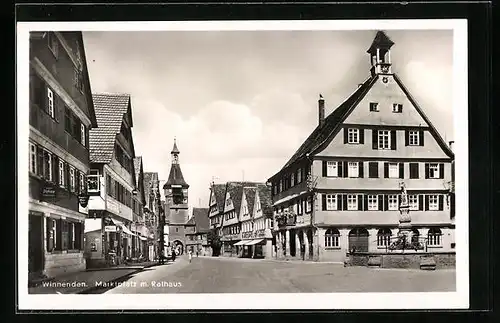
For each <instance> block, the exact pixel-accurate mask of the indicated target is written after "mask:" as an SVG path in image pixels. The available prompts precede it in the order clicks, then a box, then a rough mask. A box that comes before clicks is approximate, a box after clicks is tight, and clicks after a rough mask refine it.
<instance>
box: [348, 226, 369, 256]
mask: <svg viewBox="0 0 500 323" xmlns="http://www.w3.org/2000/svg"><path fill="white" fill-rule="evenodd" d="M349 251H350V252H368V230H366V229H365V228H354V229H352V230H351V231H350V232H349Z"/></svg>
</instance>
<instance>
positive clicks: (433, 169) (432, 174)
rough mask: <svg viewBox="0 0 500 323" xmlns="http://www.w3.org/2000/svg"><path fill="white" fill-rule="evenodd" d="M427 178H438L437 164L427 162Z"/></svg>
mask: <svg viewBox="0 0 500 323" xmlns="http://www.w3.org/2000/svg"><path fill="white" fill-rule="evenodd" d="M429 178H440V177H439V164H429Z"/></svg>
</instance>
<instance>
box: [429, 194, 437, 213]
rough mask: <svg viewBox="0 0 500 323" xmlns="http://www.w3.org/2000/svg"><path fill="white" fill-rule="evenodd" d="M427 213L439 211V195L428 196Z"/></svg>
mask: <svg viewBox="0 0 500 323" xmlns="http://www.w3.org/2000/svg"><path fill="white" fill-rule="evenodd" d="M428 199H429V200H428V201H429V211H439V195H437V194H433V195H428Z"/></svg>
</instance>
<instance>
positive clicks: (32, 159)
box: [28, 142, 38, 174]
mask: <svg viewBox="0 0 500 323" xmlns="http://www.w3.org/2000/svg"><path fill="white" fill-rule="evenodd" d="M29 144H30V146H29V153H30V160H29V165H28V169H29V171H30V172H31V173H33V174H36V173H37V170H38V164H37V163H38V160H37V158H36V146H35V144H33V143H31V142H30V143H29Z"/></svg>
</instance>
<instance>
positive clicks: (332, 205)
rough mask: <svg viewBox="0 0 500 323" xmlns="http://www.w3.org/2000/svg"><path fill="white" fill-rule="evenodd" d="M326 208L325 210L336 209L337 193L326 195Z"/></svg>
mask: <svg viewBox="0 0 500 323" xmlns="http://www.w3.org/2000/svg"><path fill="white" fill-rule="evenodd" d="M326 209H327V211H332V210H336V209H337V195H335V194H327V195H326Z"/></svg>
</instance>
